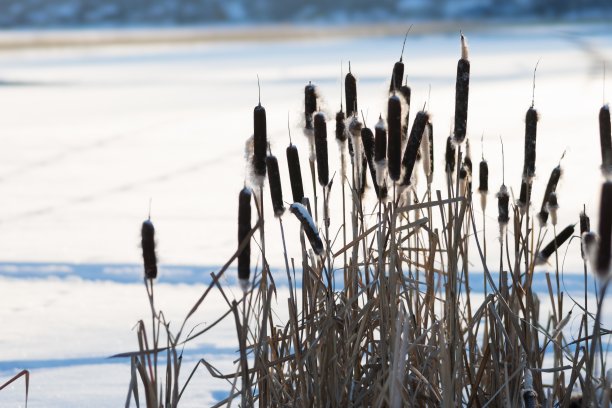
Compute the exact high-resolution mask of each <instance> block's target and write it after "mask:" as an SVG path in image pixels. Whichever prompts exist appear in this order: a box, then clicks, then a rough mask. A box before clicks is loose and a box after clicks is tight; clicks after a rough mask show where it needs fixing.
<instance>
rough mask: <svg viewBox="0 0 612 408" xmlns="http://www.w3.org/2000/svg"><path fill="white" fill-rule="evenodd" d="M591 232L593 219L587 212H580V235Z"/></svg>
mask: <svg viewBox="0 0 612 408" xmlns="http://www.w3.org/2000/svg"><path fill="white" fill-rule="evenodd" d="M590 230H591V219H590V218H589V216H588V215H587V213H586V210H583V211H581V212H580V235H582V234H584V233H585V232H589V231H590Z"/></svg>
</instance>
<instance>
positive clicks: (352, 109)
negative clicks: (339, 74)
mask: <svg viewBox="0 0 612 408" xmlns="http://www.w3.org/2000/svg"><path fill="white" fill-rule="evenodd" d="M344 95H345V98H346V116H347V117H349V118H350V117H351V116H353V114H354V113H356V112H358V111H357V80H356V79H355V77H354V76H353V74H352V73H351V63H350V62H349V73H348V74H346V77H345V78H344Z"/></svg>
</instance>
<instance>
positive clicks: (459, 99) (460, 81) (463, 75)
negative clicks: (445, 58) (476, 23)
mask: <svg viewBox="0 0 612 408" xmlns="http://www.w3.org/2000/svg"><path fill="white" fill-rule="evenodd" d="M467 53H468V52H467V44H466V40H465V37H464V36H463V34H461V59H459V62H458V63H457V79H456V82H455V133H454V137H453V139H454V141H455V143H457V144H459V143H462V142H463V140H464V139H465V134H466V130H467V113H468V96H469V90H470V61H469V60H468V55H467Z"/></svg>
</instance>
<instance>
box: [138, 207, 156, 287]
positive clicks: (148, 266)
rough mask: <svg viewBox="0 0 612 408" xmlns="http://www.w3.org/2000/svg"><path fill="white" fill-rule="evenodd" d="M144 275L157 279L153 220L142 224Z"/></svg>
mask: <svg viewBox="0 0 612 408" xmlns="http://www.w3.org/2000/svg"><path fill="white" fill-rule="evenodd" d="M140 236H141V239H142V241H141V246H142V259H143V261H144V273H145V277H146V278H147V279H155V278H157V255H156V254H155V227H153V223H152V222H151V220H150V219H149V220H146V221H145V222H143V223H142V229H141V232H140Z"/></svg>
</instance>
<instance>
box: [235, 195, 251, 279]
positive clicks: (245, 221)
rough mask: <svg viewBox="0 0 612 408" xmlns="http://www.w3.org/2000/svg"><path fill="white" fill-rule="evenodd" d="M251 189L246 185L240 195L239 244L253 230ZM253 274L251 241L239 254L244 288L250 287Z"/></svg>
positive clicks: (239, 274)
mask: <svg viewBox="0 0 612 408" xmlns="http://www.w3.org/2000/svg"><path fill="white" fill-rule="evenodd" d="M251 195H252V193H251V189H249V188H247V187H245V188H243V189H242V190H240V194H239V195H238V245H240V244H241V243H242V241H244V240H245V239H246V237H247V236H248V235H249V232H250V231H251ZM250 274H251V243H250V241H249V242H248V243H247V244H246V246H245V247H244V249H243V250H242V252H240V254H239V255H238V279H239V281H240V284H241V286H242V288H243V289H248V285H249V276H250Z"/></svg>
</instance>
